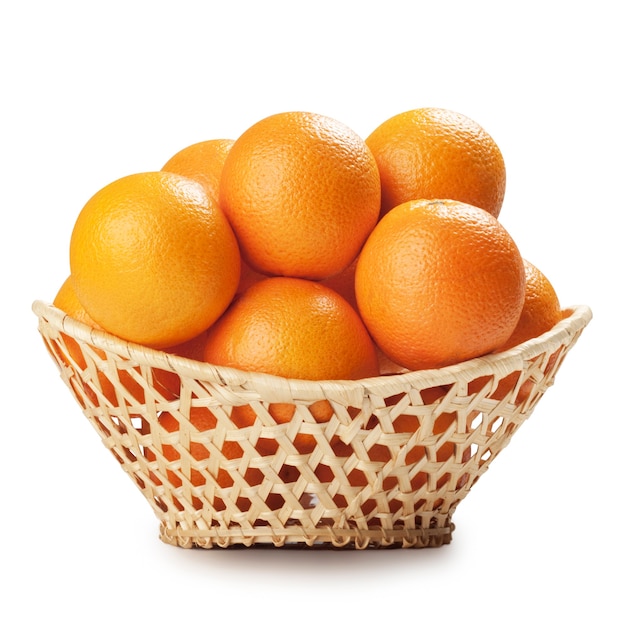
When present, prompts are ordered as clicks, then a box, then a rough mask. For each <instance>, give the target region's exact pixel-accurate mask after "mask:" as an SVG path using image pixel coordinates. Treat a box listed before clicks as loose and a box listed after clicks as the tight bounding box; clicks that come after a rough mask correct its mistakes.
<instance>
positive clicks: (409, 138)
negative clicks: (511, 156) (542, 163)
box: [365, 107, 506, 217]
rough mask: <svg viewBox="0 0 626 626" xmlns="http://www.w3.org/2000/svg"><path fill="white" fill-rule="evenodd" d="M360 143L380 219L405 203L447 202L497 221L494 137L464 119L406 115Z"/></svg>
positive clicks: (501, 177) (419, 112)
mask: <svg viewBox="0 0 626 626" xmlns="http://www.w3.org/2000/svg"><path fill="white" fill-rule="evenodd" d="M365 141H366V143H367V145H368V146H369V147H370V149H371V150H372V153H373V154H374V156H375V158H376V162H377V163H378V169H379V171H380V179H381V188H382V201H381V214H383V215H384V214H385V213H387V212H388V211H389V210H390V209H391V208H393V207H394V206H397V205H398V204H402V203H403V202H408V201H409V200H420V199H452V200H459V201H461V202H466V203H467V204H472V205H474V206H477V207H480V208H481V209H484V210H485V211H488V212H489V213H491V214H492V215H493V216H495V217H498V215H499V213H500V209H501V207H502V202H503V200H504V191H505V187H506V171H505V166H504V159H503V157H502V153H501V152H500V149H499V148H498V146H497V144H496V142H495V141H494V140H493V138H492V137H491V136H490V135H489V134H488V133H487V132H486V131H485V130H484V129H483V128H482V127H481V126H480V125H479V124H478V123H476V122H475V121H473V120H471V119H470V118H468V117H466V116H465V115H462V114H460V113H456V112H454V111H449V110H447V109H440V108H432V107H431V108H422V109H414V110H411V111H405V112H403V113H399V114H397V115H394V116H393V117H391V118H389V119H387V120H386V121H384V122H383V123H382V124H381V125H380V126H378V128H376V129H375V130H374V131H373V132H372V133H371V134H370V135H369V137H367V139H366V140H365Z"/></svg>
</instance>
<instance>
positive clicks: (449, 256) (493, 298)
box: [355, 200, 525, 370]
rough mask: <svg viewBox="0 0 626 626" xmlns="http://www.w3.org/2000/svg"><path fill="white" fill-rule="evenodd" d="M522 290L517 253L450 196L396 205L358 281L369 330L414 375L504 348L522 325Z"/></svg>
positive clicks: (479, 213)
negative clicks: (417, 371) (519, 321)
mask: <svg viewBox="0 0 626 626" xmlns="http://www.w3.org/2000/svg"><path fill="white" fill-rule="evenodd" d="M524 285H525V279H524V265H523V261H522V257H521V255H520V252H519V250H518V248H517V246H516V245H515V242H514V241H513V239H512V237H511V236H510V235H509V233H508V232H507V231H506V230H505V229H504V227H503V226H502V225H501V224H500V222H499V221H498V220H497V219H496V218H494V217H493V216H492V215H490V214H489V213H487V212H486V211H484V210H482V209H479V208H477V207H472V206H470V205H466V204H463V203H460V202H456V201H452V200H422V201H414V202H407V203H404V204H402V205H400V206H398V207H395V208H394V209H392V210H391V211H390V212H389V213H387V214H386V215H385V216H384V217H383V218H382V219H381V220H380V222H379V223H378V225H377V226H376V228H375V230H374V231H373V232H372V234H371V235H370V237H369V238H368V240H367V242H366V244H365V246H364V247H363V250H362V251H361V254H360V256H359V261H358V263H357V268H356V275H355V289H356V297H357V303H358V307H359V311H360V313H361V317H362V319H363V321H364V322H365V325H366V326H367V328H368V330H369V332H370V334H371V335H372V337H373V338H374V340H375V341H376V343H377V345H378V346H379V348H380V349H381V350H382V351H383V352H384V353H385V354H386V355H387V356H388V357H389V358H390V359H391V360H392V361H393V362H395V363H397V364H399V365H401V366H403V367H406V368H408V369H411V370H415V369H425V368H437V367H442V366H445V365H450V364H452V363H458V362H460V361H465V360H466V359H470V358H473V357H476V356H480V355H482V354H486V353H488V352H491V351H493V350H494V349H496V348H497V347H498V346H500V345H502V344H503V343H504V342H505V341H506V339H508V337H509V336H510V335H511V333H512V332H513V329H514V328H515V325H516V324H517V321H518V319H519V316H520V313H521V310H522V306H523V303H524V288H525V286H524Z"/></svg>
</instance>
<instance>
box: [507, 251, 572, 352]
mask: <svg viewBox="0 0 626 626" xmlns="http://www.w3.org/2000/svg"><path fill="white" fill-rule="evenodd" d="M524 272H525V276H526V291H525V295H524V306H523V308H522V312H521V314H520V317H519V320H518V322H517V325H516V327H515V330H514V331H513V334H512V335H511V336H510V337H509V338H508V340H507V341H506V342H505V343H504V344H503V345H502V346H500V348H499V351H503V350H508V349H509V348H513V347H514V346H517V345H519V344H520V343H523V342H524V341H527V340H528V339H533V338H535V337H539V335H542V334H543V333H546V332H548V331H549V330H550V329H551V328H552V327H553V326H554V325H555V324H556V323H557V322H560V321H561V319H562V317H563V312H562V310H561V304H560V302H559V297H558V295H557V293H556V291H555V289H554V287H553V286H552V283H551V282H550V281H549V280H548V278H547V277H546V276H545V274H544V273H543V272H542V271H541V270H539V269H538V268H537V267H535V266H534V265H533V264H532V263H530V262H529V261H527V260H526V259H524Z"/></svg>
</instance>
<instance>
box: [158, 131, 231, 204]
mask: <svg viewBox="0 0 626 626" xmlns="http://www.w3.org/2000/svg"><path fill="white" fill-rule="evenodd" d="M233 143H234V140H233V139H207V140H206V141H199V142H197V143H194V144H191V145H189V146H187V147H185V148H183V149H182V150H179V151H178V152H177V153H176V154H174V155H173V156H171V157H170V158H169V159H168V161H167V163H165V165H164V166H163V167H162V168H161V170H162V171H164V172H173V173H174V174H180V175H181V176H187V178H191V179H193V180H196V181H198V182H199V183H200V184H202V186H203V187H204V188H205V190H206V192H207V193H208V194H209V196H211V198H213V200H214V201H215V202H218V201H219V191H220V179H221V177H222V169H223V167H224V162H225V161H226V156H227V155H228V152H229V151H230V148H231V146H232V145H233Z"/></svg>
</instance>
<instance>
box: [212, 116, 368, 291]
mask: <svg viewBox="0 0 626 626" xmlns="http://www.w3.org/2000/svg"><path fill="white" fill-rule="evenodd" d="M220 206H221V207H222V209H223V210H224V212H225V213H226V215H227V217H228V219H229V220H230V222H231V224H232V226H233V229H234V231H235V233H236V235H237V238H238V240H239V244H240V246H241V252H242V255H243V258H244V259H245V260H246V261H247V262H248V263H249V264H250V265H251V266H252V267H253V268H254V269H255V270H257V271H259V272H261V273H264V274H271V275H281V276H293V277H300V278H310V279H322V278H326V277H327V276H330V275H332V274H336V273H338V272H340V271H341V270H343V269H344V268H345V267H347V266H348V265H349V264H350V263H351V262H352V260H353V259H354V258H355V257H356V255H357V253H358V251H359V249H360V248H361V246H362V244H363V242H364V241H365V239H366V237H367V235H368V234H369V232H370V231H371V229H372V228H373V227H374V225H375V223H376V221H377V218H378V213H379V209H380V177H379V175H378V168H377V166H376V161H375V160H374V157H373V156H372V153H371V152H370V150H369V148H368V147H367V146H366V144H365V142H364V141H363V139H362V138H361V137H359V136H358V135H357V134H356V133H355V132H354V131H353V130H351V129H350V128H348V127H347V126H346V125H344V124H342V123H341V122H338V121H336V120H334V119H331V118H329V117H326V116H323V115H319V114H315V113H306V112H287V113H278V114H275V115H272V116H270V117H267V118H265V119H262V120H260V121H259V122H257V123H256V124H254V125H252V126H251V127H250V128H248V129H247V130H246V131H244V133H243V134H242V135H241V136H240V137H239V138H237V139H236V140H235V143H234V144H233V146H232V148H231V149H230V152H229V153H228V156H227V157H226V162H225V163H224V169H223V171H222V179H221V183H220Z"/></svg>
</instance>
